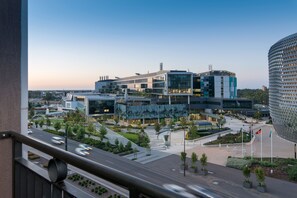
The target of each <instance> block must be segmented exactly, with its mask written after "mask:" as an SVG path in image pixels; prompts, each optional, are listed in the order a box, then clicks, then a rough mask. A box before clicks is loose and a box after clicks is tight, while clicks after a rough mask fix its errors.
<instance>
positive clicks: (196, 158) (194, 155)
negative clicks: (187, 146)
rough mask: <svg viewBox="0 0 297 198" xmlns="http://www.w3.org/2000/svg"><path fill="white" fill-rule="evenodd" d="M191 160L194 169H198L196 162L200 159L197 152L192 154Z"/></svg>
mask: <svg viewBox="0 0 297 198" xmlns="http://www.w3.org/2000/svg"><path fill="white" fill-rule="evenodd" d="M191 160H192V168H197V166H196V162H197V160H198V157H197V154H196V153H195V152H193V153H192V156H191Z"/></svg>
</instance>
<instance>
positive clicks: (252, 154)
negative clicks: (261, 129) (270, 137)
mask: <svg viewBox="0 0 297 198" xmlns="http://www.w3.org/2000/svg"><path fill="white" fill-rule="evenodd" d="M253 135H254V133H253V124H252V125H251V159H253Z"/></svg>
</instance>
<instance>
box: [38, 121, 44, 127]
mask: <svg viewBox="0 0 297 198" xmlns="http://www.w3.org/2000/svg"><path fill="white" fill-rule="evenodd" d="M43 125H44V121H43V120H40V122H39V126H40V128H42V127H43Z"/></svg>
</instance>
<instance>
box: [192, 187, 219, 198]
mask: <svg viewBox="0 0 297 198" xmlns="http://www.w3.org/2000/svg"><path fill="white" fill-rule="evenodd" d="M188 187H189V188H190V189H191V193H193V194H195V195H198V196H199V197H203V198H222V196H220V195H218V194H216V193H215V192H213V191H211V190H208V189H205V188H203V187H201V186H198V185H188Z"/></svg>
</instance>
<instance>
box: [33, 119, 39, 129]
mask: <svg viewBox="0 0 297 198" xmlns="http://www.w3.org/2000/svg"><path fill="white" fill-rule="evenodd" d="M34 123H35V128H37V127H38V124H39V121H38V120H35V122H34Z"/></svg>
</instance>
